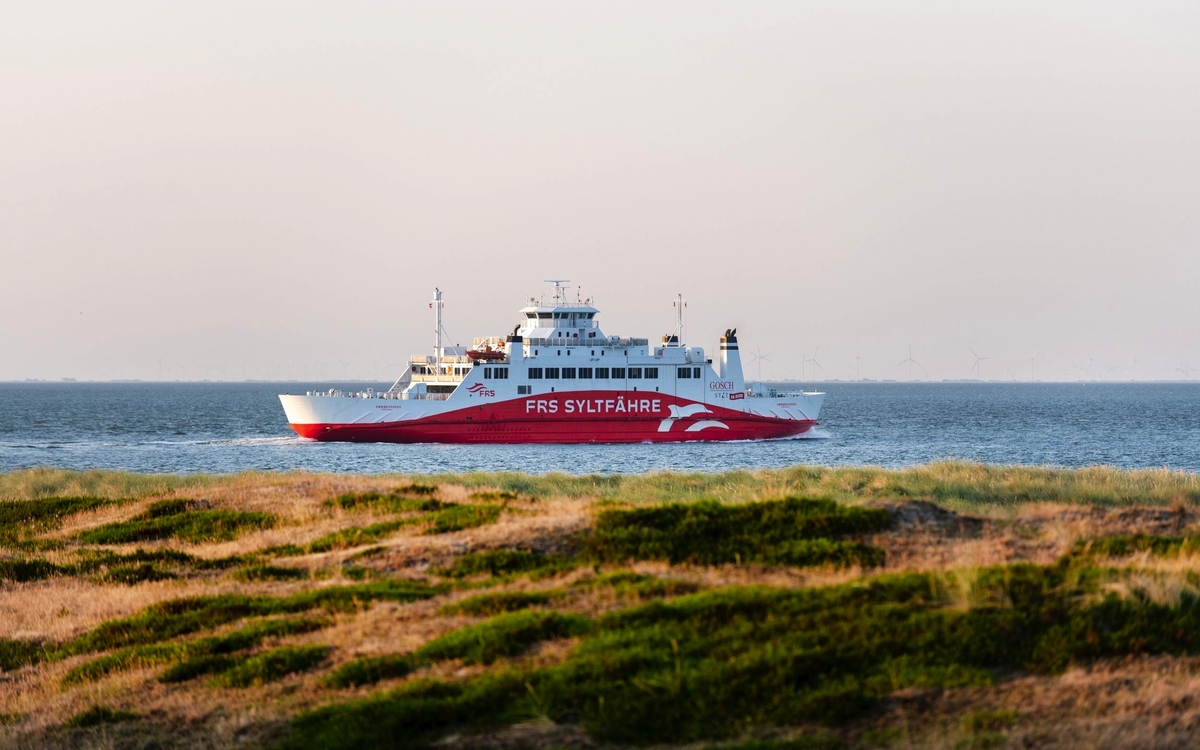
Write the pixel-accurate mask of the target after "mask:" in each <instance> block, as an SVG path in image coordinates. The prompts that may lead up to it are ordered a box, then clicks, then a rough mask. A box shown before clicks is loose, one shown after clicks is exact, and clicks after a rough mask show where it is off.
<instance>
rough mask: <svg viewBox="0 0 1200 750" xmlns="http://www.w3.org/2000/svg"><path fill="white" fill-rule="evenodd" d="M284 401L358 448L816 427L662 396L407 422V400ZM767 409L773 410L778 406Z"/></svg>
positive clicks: (569, 398)
mask: <svg viewBox="0 0 1200 750" xmlns="http://www.w3.org/2000/svg"><path fill="white" fill-rule="evenodd" d="M283 398H285V399H287V398H290V399H296V400H298V401H301V402H302V404H301V405H299V406H294V407H292V409H291V412H290V416H292V417H295V418H296V419H295V421H293V422H291V427H292V429H293V430H295V431H296V432H297V433H298V434H300V435H302V436H303V437H306V438H311V439H313V440H323V441H341V442H358V443H673V442H693V441H716V440H769V439H773V438H786V437H793V436H795V435H801V434H803V433H805V432H808V431H809V430H811V429H812V428H813V427H814V426H816V424H817V422H816V420H814V419H804V418H799V419H797V418H795V415H788V416H790V417H791V418H787V417H785V416H766V415H762V414H757V413H753V412H750V411H742V410H739V409H734V408H728V407H723V406H717V405H716V404H703V403H698V402H695V401H689V400H687V399H680V398H677V397H675V396H672V395H670V394H665V393H658V392H653V393H651V392H643V393H638V392H636V391H626V392H613V391H573V392H569V393H549V394H540V395H537V396H529V397H526V398H517V399H506V400H501V401H494V400H491V398H490V397H488V396H482V397H481V398H480V400H481V401H482V403H480V402H478V401H477V402H476V403H474V404H472V405H470V406H463V407H459V408H456V409H449V410H447V411H443V412H440V413H437V412H435V413H432V414H424V415H420V414H414V415H413V416H411V417H409V418H407V419H406V418H403V417H400V414H407V413H408V412H407V411H406V410H407V409H410V408H412V406H413V405H411V404H405V403H402V402H396V401H371V400H358V399H340V400H339V399H337V398H324V397H315V398H305V397H283ZM469 398H472V399H474V396H469ZM419 404H420V402H418V405H419ZM763 406H764V408H768V409H769V408H770V406H771V405H770V404H767V403H764V405H763ZM774 406H775V409H777V410H782V411H785V414H786V408H787V407H793V408H794V407H795V406H796V404H795V403H792V402H779V403H776V404H774ZM302 407H305V408H302ZM418 408H419V406H418ZM322 409H323V410H322ZM397 412H399V414H398V413H397ZM302 415H303V416H302ZM384 415H386V416H384ZM304 416H309V417H310V418H308V419H306V418H304ZM322 416H328V417H333V418H332V419H321V418H320V417H322ZM311 417H315V418H311ZM394 417H400V418H394Z"/></svg>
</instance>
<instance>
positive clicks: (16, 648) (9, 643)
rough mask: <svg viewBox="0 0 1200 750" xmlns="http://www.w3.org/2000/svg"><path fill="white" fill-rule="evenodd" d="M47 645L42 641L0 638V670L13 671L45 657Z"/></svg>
mask: <svg viewBox="0 0 1200 750" xmlns="http://www.w3.org/2000/svg"><path fill="white" fill-rule="evenodd" d="M45 651H46V647H45V644H43V643H41V642H40V641H22V640H16V639H12V638H0V672H11V671H13V670H16V669H20V668H21V667H24V666H28V665H30V664H37V663H38V662H39V661H41V660H42V659H43V658H44V657H45Z"/></svg>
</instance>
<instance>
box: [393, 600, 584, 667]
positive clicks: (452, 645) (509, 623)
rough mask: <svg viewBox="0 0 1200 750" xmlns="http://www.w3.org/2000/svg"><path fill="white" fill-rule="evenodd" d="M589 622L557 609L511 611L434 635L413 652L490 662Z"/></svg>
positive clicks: (428, 657) (577, 631)
mask: <svg viewBox="0 0 1200 750" xmlns="http://www.w3.org/2000/svg"><path fill="white" fill-rule="evenodd" d="M591 627H592V621H591V620H589V619H588V618H586V617H583V616H582V615H573V614H562V613H559V612H529V611H525V612H513V613H509V614H503V615H499V616H497V617H493V618H492V619H490V620H487V621H485V622H481V623H479V624H478V625H472V626H471V627H468V628H463V629H462V630H456V631H454V632H452V633H447V634H446V635H444V636H442V637H440V638H436V639H434V640H432V641H430V642H429V643H427V644H425V645H424V646H422V647H421V648H420V649H419V650H418V651H417V652H416V654H415V655H414V658H416V659H417V660H420V661H442V660H445V659H461V660H462V661H463V662H464V663H466V664H491V663H492V662H494V661H495V660H496V659H499V658H500V657H502V656H516V655H517V654H520V653H522V652H524V651H525V650H526V649H528V648H529V647H530V646H532V645H533V644H535V643H538V642H540V641H548V640H554V639H556V638H570V637H572V636H577V635H583V634H584V633H587V632H588V631H589V630H590V629H591Z"/></svg>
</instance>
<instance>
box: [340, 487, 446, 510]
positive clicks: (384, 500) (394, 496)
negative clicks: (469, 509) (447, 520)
mask: <svg viewBox="0 0 1200 750" xmlns="http://www.w3.org/2000/svg"><path fill="white" fill-rule="evenodd" d="M403 489H404V488H401V490H403ZM401 490H395V491H393V492H391V493H382V492H357V493H353V494H347V495H339V496H338V497H336V498H334V499H333V500H327V501H325V504H326V505H328V506H330V507H335V508H341V509H342V510H349V511H373V512H376V513H431V512H433V511H437V510H441V509H442V508H444V507H446V503H443V502H442V501H440V500H435V499H433V498H432V497H412V496H410V495H405V494H399V493H400V492H401Z"/></svg>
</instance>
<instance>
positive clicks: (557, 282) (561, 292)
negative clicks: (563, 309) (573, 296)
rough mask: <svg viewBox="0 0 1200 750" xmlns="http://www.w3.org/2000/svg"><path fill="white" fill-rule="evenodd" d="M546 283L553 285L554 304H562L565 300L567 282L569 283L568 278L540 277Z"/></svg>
mask: <svg viewBox="0 0 1200 750" xmlns="http://www.w3.org/2000/svg"><path fill="white" fill-rule="evenodd" d="M542 281H544V282H545V283H547V284H553V285H554V304H555V305H556V306H557V305H563V304H565V303H566V301H567V296H566V291H567V287H566V285H567V284H570V283H571V280H570V279H542Z"/></svg>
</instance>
